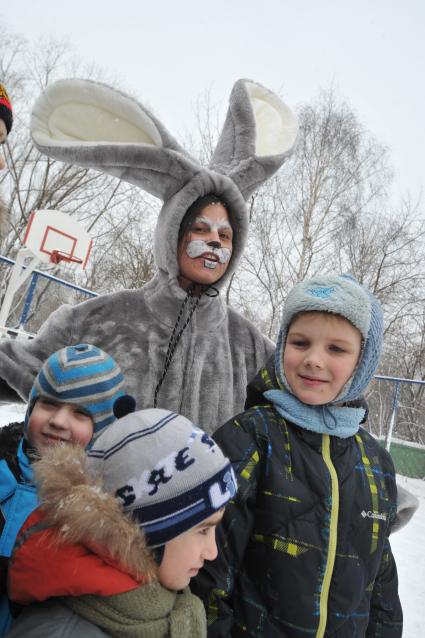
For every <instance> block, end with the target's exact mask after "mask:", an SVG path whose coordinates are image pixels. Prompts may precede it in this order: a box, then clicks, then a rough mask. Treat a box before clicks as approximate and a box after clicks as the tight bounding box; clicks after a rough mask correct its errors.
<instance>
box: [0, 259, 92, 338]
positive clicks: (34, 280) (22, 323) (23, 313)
mask: <svg viewBox="0 0 425 638" xmlns="http://www.w3.org/2000/svg"><path fill="white" fill-rule="evenodd" d="M0 262H1V263H3V264H6V265H7V266H14V264H15V261H14V260H13V259H10V258H9V257H4V256H3V255H0ZM24 268H25V266H24ZM40 279H45V280H47V281H50V282H53V283H56V284H59V285H60V286H65V288H69V289H70V290H73V291H75V292H77V293H79V294H82V295H84V296H87V297H97V296H98V293H97V292H93V290H88V289H87V288H83V287H82V286H78V285H77V284H75V283H72V282H70V281H66V280H65V279H61V278H60V277H56V276H55V275H50V274H49V273H47V272H43V271H41V270H34V271H33V273H32V275H31V277H30V280H29V283H28V284H27V287H26V291H25V295H24V299H23V303H22V304H21V310H20V315H19V320H18V321H17V324H18V325H17V328H16V329H14V328H10V329H9V330H8V332H11V333H14V332H15V333H18V332H21V331H25V328H26V324H27V321H28V317H29V314H30V309H31V304H32V302H33V299H34V295H35V292H36V288H37V284H38V282H39V280H40ZM29 336H31V335H29Z"/></svg>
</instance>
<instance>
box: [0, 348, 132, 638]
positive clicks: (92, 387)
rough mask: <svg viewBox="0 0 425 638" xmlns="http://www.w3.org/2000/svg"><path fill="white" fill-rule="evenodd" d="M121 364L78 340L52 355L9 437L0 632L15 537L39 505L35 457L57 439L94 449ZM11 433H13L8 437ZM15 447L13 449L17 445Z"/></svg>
mask: <svg viewBox="0 0 425 638" xmlns="http://www.w3.org/2000/svg"><path fill="white" fill-rule="evenodd" d="M123 385H124V378H123V375H122V373H121V370H120V368H119V366H118V364H117V363H116V362H115V361H114V359H112V357H110V356H109V355H108V354H106V353H105V352H104V351H103V350H100V348H97V347H96V346H92V345H89V344H78V345H75V346H69V347H66V348H62V349H61V350H59V351H58V352H55V353H54V354H52V355H51V356H50V357H49V358H48V359H47V361H46V362H45V363H44V365H43V366H42V368H41V370H40V372H39V373H38V375H37V377H36V379H35V382H34V385H33V387H32V390H31V393H30V396H29V401H28V408H27V412H26V415H25V422H24V431H23V435H20V436H19V437H17V436H16V433H17V428H16V427H15V428H11V430H10V434H9V433H8V432H7V430H5V432H2V434H3V436H2V439H3V442H5V439H7V438H9V441H8V442H7V447H8V448H9V449H8V451H7V453H6V454H5V452H4V451H3V449H2V454H3V455H4V458H3V459H2V460H0V507H1V510H0V596H1V598H0V636H2V635H4V634H5V633H6V631H7V629H8V627H9V626H10V623H11V615H10V612H9V605H8V600H7V595H6V576H7V566H8V561H9V558H10V556H11V553H12V550H13V546H14V544H15V539H16V535H17V533H18V531H19V529H20V528H21V526H22V524H23V523H24V521H25V520H26V518H27V516H28V515H29V514H30V513H31V512H32V511H33V510H34V509H35V508H36V507H37V504H38V498H37V492H36V488H35V486H34V483H33V472H32V465H31V463H32V460H33V459H34V458H36V457H39V456H43V453H44V451H45V450H46V449H48V448H50V447H51V446H52V445H55V444H57V443H78V444H80V445H82V446H83V447H84V448H87V447H90V446H91V444H92V442H93V441H94V440H95V439H96V438H97V436H98V434H99V433H100V432H101V431H102V430H103V429H104V428H105V427H106V426H107V425H109V424H110V423H112V422H113V421H114V420H115V416H114V413H113V405H114V402H115V401H116V399H117V398H118V397H120V396H122V395H124V394H125V393H124V390H123ZM8 434H9V437H8ZM13 448H14V449H13Z"/></svg>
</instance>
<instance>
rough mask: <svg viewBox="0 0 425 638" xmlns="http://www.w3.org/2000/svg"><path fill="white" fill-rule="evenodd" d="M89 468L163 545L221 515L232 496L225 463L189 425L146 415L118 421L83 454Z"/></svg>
mask: <svg viewBox="0 0 425 638" xmlns="http://www.w3.org/2000/svg"><path fill="white" fill-rule="evenodd" d="M88 467H89V469H90V471H92V472H93V473H95V474H97V475H100V476H101V478H102V480H103V483H104V486H105V489H106V490H107V491H108V492H111V493H113V494H115V495H116V496H117V498H118V499H119V501H120V502H121V503H122V506H123V510H124V511H125V512H128V513H130V514H131V515H132V517H133V518H134V519H135V520H136V521H137V522H138V524H139V525H140V527H142V528H143V531H144V533H145V536H146V539H147V543H148V545H149V546H150V547H158V546H161V545H164V544H165V543H167V542H168V541H170V540H171V539H173V538H175V537H176V536H179V535H180V534H182V533H183V532H186V531H187V530H189V529H191V528H192V527H195V526H196V525H198V524H199V523H201V522H202V521H203V520H205V519H207V518H209V517H210V516H212V515H213V514H214V513H215V512H217V511H218V510H220V509H221V508H222V507H224V506H225V505H226V503H227V502H228V501H229V500H230V499H231V498H232V497H233V496H234V495H235V493H236V489H237V487H236V479H235V475H234V472H233V469H232V466H231V464H230V461H229V459H227V458H225V457H224V455H223V453H222V451H221V450H220V448H219V447H218V445H217V444H216V443H215V442H214V441H213V440H212V439H211V438H210V437H209V436H208V435H207V434H206V432H204V431H203V430H200V429H199V428H198V427H196V426H195V425H193V423H191V422H190V421H189V420H188V419H186V418H185V417H183V416H180V415H179V414H175V413H173V412H169V411H168V410H160V409H154V408H152V409H148V410H140V411H138V412H133V413H131V414H127V415H126V416H125V417H123V418H121V419H117V421H115V423H113V424H112V425H111V426H110V427H109V428H108V429H107V430H105V432H103V433H102V435H101V436H100V437H99V438H98V439H97V441H96V442H95V444H94V445H93V447H92V449H91V450H90V451H89V453H88Z"/></svg>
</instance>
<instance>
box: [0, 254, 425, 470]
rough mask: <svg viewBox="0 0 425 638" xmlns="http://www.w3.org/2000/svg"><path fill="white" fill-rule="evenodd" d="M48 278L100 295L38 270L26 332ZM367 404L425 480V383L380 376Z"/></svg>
mask: <svg viewBox="0 0 425 638" xmlns="http://www.w3.org/2000/svg"><path fill="white" fill-rule="evenodd" d="M0 262H3V263H4V264H6V265H7V266H13V265H14V263H15V262H14V261H13V259H9V258H8V257H3V256H1V255H0ZM43 278H44V279H47V280H49V281H51V282H53V283H55V284H58V285H60V286H65V287H67V288H69V289H72V290H73V291H75V292H76V293H78V294H82V295H84V296H87V297H97V296H98V293H96V292H93V291H92V290H88V289H86V288H83V287H81V286H78V285H76V284H74V283H72V282H69V281H66V280H64V279H60V278H59V277H56V276H54V275H50V274H48V273H46V272H42V271H39V270H34V272H33V273H32V275H31V279H30V282H29V284H28V286H27V289H26V292H25V295H24V300H23V302H22V304H21V310H20V317H19V321H18V322H17V323H18V326H19V328H18V329H15V330H14V329H13V328H12V329H11V330H10V332H11V333H13V332H15V333H18V332H19V330H25V327H26V323H27V319H28V316H29V313H30V308H31V304H32V302H33V299H34V295H35V291H36V287H37V283H38V281H39V280H40V279H43ZM366 398H367V402H368V406H369V417H368V425H367V427H368V428H369V430H370V431H371V432H372V434H373V435H374V436H376V437H377V438H378V439H379V440H380V441H381V442H382V445H385V447H386V448H387V450H389V451H390V453H391V455H392V457H393V459H394V463H395V466H396V470H397V472H398V473H399V474H403V475H404V476H410V477H414V478H421V479H425V381H421V380H416V379H404V378H401V377H392V376H382V375H377V376H376V377H375V379H374V381H373V383H372V384H371V386H370V388H369V391H368V394H367V397H366Z"/></svg>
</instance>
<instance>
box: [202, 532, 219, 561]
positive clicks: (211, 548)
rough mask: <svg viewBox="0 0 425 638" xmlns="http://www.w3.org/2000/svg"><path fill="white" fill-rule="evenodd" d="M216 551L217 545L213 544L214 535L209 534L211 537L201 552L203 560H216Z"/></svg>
mask: <svg viewBox="0 0 425 638" xmlns="http://www.w3.org/2000/svg"><path fill="white" fill-rule="evenodd" d="M217 554H218V550H217V543H216V542H215V533H214V534H211V537H210V538H209V539H208V542H207V544H206V545H205V547H204V551H203V552H202V559H203V560H214V559H216V558H217Z"/></svg>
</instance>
